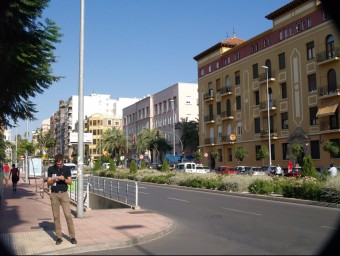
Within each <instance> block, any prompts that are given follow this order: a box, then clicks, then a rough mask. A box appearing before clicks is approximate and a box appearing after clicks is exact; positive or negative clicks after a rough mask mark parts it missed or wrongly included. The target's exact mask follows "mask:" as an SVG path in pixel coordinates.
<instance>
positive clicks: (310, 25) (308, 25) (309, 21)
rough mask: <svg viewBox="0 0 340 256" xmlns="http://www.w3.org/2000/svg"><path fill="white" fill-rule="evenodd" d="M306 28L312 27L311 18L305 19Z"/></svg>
mask: <svg viewBox="0 0 340 256" xmlns="http://www.w3.org/2000/svg"><path fill="white" fill-rule="evenodd" d="M307 27H308V28H310V27H312V18H311V17H308V19H307Z"/></svg>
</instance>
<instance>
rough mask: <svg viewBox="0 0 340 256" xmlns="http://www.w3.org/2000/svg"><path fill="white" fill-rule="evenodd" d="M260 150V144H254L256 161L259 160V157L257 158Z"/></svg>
mask: <svg viewBox="0 0 340 256" xmlns="http://www.w3.org/2000/svg"><path fill="white" fill-rule="evenodd" d="M260 150H261V146H260V145H256V146H255V153H256V161H260V160H261V159H260V158H259V153H260Z"/></svg>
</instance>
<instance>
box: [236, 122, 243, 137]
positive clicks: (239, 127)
mask: <svg viewBox="0 0 340 256" xmlns="http://www.w3.org/2000/svg"><path fill="white" fill-rule="evenodd" d="M237 135H238V136H241V135H242V123H241V122H237Z"/></svg>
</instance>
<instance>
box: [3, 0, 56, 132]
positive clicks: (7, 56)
mask: <svg viewBox="0 0 340 256" xmlns="http://www.w3.org/2000/svg"><path fill="white" fill-rule="evenodd" d="M48 3H49V0H16V1H9V0H6V1H4V0H2V1H1V8H0V70H1V76H0V88H1V93H0V102H1V105H0V126H4V127H7V126H9V127H13V123H11V122H14V123H17V121H18V120H19V119H22V120H24V119H31V120H33V119H34V118H35V117H34V114H35V113H36V112H37V110H36V106H35V104H33V103H32V102H31V100H30V97H35V96H36V95H37V94H41V93H43V92H44V90H45V89H48V88H49V87H50V86H51V85H52V84H53V83H54V82H57V81H59V80H60V79H61V77H60V76H54V75H52V64H53V63H55V62H56V56H55V55H54V53H53V51H54V50H55V46H54V44H56V43H60V37H61V36H62V35H61V34H60V33H59V30H60V28H59V27H57V26H56V24H55V22H53V21H51V20H50V19H45V20H44V21H43V20H42V12H43V10H44V9H45V8H46V7H47V6H48Z"/></svg>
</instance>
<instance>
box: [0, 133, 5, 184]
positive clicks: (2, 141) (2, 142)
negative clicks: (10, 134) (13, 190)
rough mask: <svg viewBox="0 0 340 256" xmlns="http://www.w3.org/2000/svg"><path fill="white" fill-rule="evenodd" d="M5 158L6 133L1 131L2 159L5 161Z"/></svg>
mask: <svg viewBox="0 0 340 256" xmlns="http://www.w3.org/2000/svg"><path fill="white" fill-rule="evenodd" d="M5 158H6V142H5V135H4V134H3V133H1V132H0V161H2V162H5ZM1 182H2V181H1Z"/></svg>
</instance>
